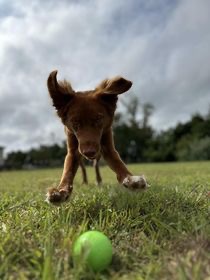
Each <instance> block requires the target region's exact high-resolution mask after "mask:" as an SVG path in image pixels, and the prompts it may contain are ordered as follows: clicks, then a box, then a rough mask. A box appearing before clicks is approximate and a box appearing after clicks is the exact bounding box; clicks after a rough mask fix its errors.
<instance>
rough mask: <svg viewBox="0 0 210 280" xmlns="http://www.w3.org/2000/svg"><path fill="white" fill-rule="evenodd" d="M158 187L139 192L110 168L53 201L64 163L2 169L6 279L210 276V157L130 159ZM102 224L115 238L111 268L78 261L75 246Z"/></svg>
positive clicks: (0, 251)
mask: <svg viewBox="0 0 210 280" xmlns="http://www.w3.org/2000/svg"><path fill="white" fill-rule="evenodd" d="M130 169H131V170H132V171H133V172H134V173H135V174H142V173H144V174H145V175H146V177H147V178H148V181H149V184H150V188H149V189H148V191H146V192H142V193H132V192H129V191H128V190H126V189H124V188H123V187H121V186H119V185H118V184H117V183H116V179H115V175H114V174H113V172H112V171H110V169H108V168H107V167H103V168H102V169H101V171H102V175H103V181H104V183H103V185H102V186H101V187H98V186H95V182H94V181H95V178H94V170H93V168H91V167H90V168H88V175H89V181H90V183H89V185H88V186H86V185H81V173H80V172H79V173H78V174H77V177H76V179H75V188H74V192H73V195H72V198H71V200H70V201H69V202H68V203H66V204H63V205H62V206H61V207H55V206H51V205H48V204H47V203H46V202H44V200H45V192H46V189H47V188H48V187H50V186H56V184H57V183H58V182H59V177H60V175H61V172H62V170H61V169H51V170H33V171H17V172H16V171H15V172H14V171H12V172H0V191H1V196H0V200H1V202H0V279H2V280H3V279H5V280H12V279H15V280H22V279H43V280H48V279H49V280H57V279H66V280H67V279H74V280H77V279H84V280H88V279H89V280H92V279H104V280H105V279H114V280H117V279H122V280H124V279H129V280H135V279H136V280H137V279H138V280H140V279H170V280H173V279H189V280H191V279H192V280H194V279H195V280H199V279H201V280H205V279H206V280H207V279H210V219H209V218H210V216H209V209H210V208H209V206H210V204H209V202H210V195H209V194H208V191H210V162H194V163H175V164H172V163H169V164H167V163H165V164H145V165H130ZM91 229H96V230H99V231H103V232H104V233H105V234H106V235H107V236H109V238H110V239H111V241H112V244H113V248H114V256H113V261H112V263H111V265H110V267H109V268H108V269H107V270H106V271H104V272H103V273H93V272H91V271H87V270H84V268H83V267H74V266H73V261H72V253H71V252H72V244H73V242H74V240H75V239H76V238H77V237H78V236H79V235H80V233H82V232H84V231H86V230H91Z"/></svg>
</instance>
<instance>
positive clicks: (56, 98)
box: [47, 70, 75, 111]
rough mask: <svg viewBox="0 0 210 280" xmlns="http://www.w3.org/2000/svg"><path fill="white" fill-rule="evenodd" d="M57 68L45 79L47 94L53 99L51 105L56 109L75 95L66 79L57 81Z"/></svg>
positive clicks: (60, 107)
mask: <svg viewBox="0 0 210 280" xmlns="http://www.w3.org/2000/svg"><path fill="white" fill-rule="evenodd" d="M57 72H58V71H57V70H55V71H53V72H51V73H50V75H49V77H48V80H47V87H48V90H49V94H50V96H51V98H52V101H53V106H54V107H55V108H56V110H57V111H59V110H61V109H63V107H64V106H65V105H66V104H67V103H68V102H69V101H70V100H71V99H72V98H73V97H74V96H75V93H74V91H73V89H72V87H71V85H70V83H68V82H67V81H65V80H64V81H62V82H58V81H57Z"/></svg>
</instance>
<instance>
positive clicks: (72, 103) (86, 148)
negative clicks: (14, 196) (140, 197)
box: [47, 71, 146, 203]
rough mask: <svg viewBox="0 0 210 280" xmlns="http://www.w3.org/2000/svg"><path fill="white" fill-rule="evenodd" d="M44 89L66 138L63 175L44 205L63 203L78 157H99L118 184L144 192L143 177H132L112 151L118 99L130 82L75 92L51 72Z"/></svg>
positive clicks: (118, 80)
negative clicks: (63, 127)
mask: <svg viewBox="0 0 210 280" xmlns="http://www.w3.org/2000/svg"><path fill="white" fill-rule="evenodd" d="M47 85H48V90H49V94H50V96H51V98H52V101H53V106H54V107H55V108H56V110H57V113H58V116H59V117H60V118H61V121H62V122H63V124H64V126H65V133H66V135H67V155H66V158H65V162H64V169H63V175H62V178H61V181H60V184H59V186H58V188H57V189H55V188H53V189H50V190H49V191H48V194H47V199H48V201H49V202H52V203H60V202H63V201H65V200H67V198H68V197H69V195H70V194H71V192H72V189H73V180H74V176H75V174H76V172H77V169H78V166H79V164H80V163H81V161H80V158H81V156H84V157H85V158H87V159H90V160H96V161H98V160H99V159H100V156H101V155H102V156H103V158H104V159H105V161H106V162H107V163H108V165H109V166H110V168H111V169H112V170H113V171H114V172H115V173H116V175H117V179H118V182H119V183H121V184H123V185H124V186H126V187H128V188H130V189H144V188H145V187H146V181H145V179H144V177H140V176H132V173H131V172H130V171H128V169H127V168H126V166H125V164H124V163H123V161H122V160H121V158H120V156H119V154H118V152H117V151H116V149H115V146H114V142H113V135H112V128H111V125H112V122H113V118H114V112H115V110H116V105H117V100H118V95H119V94H122V93H124V92H126V91H128V90H129V89H130V87H131V86H132V82H131V81H129V80H126V79H124V78H122V77H115V78H113V79H106V80H104V81H102V82H101V83H100V84H99V85H98V86H97V87H96V88H95V89H94V90H90V91H84V92H75V91H74V90H73V88H72V87H71V85H70V83H68V82H67V81H65V80H64V81H63V82H57V71H53V72H52V73H51V74H50V75H49V78H48V81H47ZM125 137H126V135H125Z"/></svg>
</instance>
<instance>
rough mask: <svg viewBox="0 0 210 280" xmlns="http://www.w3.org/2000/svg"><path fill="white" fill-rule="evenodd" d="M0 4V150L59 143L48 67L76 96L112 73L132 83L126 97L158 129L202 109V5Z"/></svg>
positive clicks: (2, 0)
mask: <svg viewBox="0 0 210 280" xmlns="http://www.w3.org/2000/svg"><path fill="white" fill-rule="evenodd" d="M0 6H1V7H2V9H1V13H0V41H1V49H0V72H1V75H0V84H1V90H0V145H4V146H6V147H7V151H9V150H13V149H20V148H21V149H26V148H30V147H31V146H37V145H39V144H44V143H47V142H48V141H52V140H53V141H54V140H56V141H61V140H62V139H64V133H63V127H62V125H61V123H60V121H59V119H58V118H57V117H56V114H55V112H54V110H53V108H52V107H51V101H50V99H49V97H48V94H47V89H46V79H47V76H48V74H49V72H50V71H52V70H53V69H58V70H59V73H58V77H59V78H60V79H63V78H67V79H69V80H70V81H71V82H72V85H73V87H75V88H76V89H88V88H91V87H94V86H95V85H96V84H97V83H98V82H100V80H102V79H104V78H105V77H109V76H112V75H116V74H121V75H124V76H126V77H128V78H130V79H132V80H133V82H134V84H133V91H132V94H136V95H138V96H139V97H140V99H141V101H142V102H151V103H152V104H154V105H155V108H156V110H155V112H154V115H153V117H152V119H151V122H152V124H153V126H155V127H156V128H157V129H165V128H167V127H169V126H171V125H174V124H175V123H176V122H178V121H182V120H183V121H184V120H187V119H188V118H189V117H190V115H191V114H192V113H194V112H197V111H198V112H206V111H207V109H208V106H209V104H210V94H209V88H210V79H209V73H210V64H209V63H208V57H209V54H208V52H209V48H210V33H209V30H208V29H209V25H210V18H209V14H208V11H209V9H210V2H208V1H205V0H201V1H197V0H183V1H178V0H177V1H169V0H167V1H165V0H147V1H146V0H140V1H137V0H131V1H111V0H101V1H96V0H89V1H64V0H63V1H55V0H48V1H41V0H33V1H30V3H29V2H28V1H26V0H20V1H11V0H10V1H6V0H0ZM53 133H54V134H55V135H56V137H54V136H53V137H52V135H53ZM54 138H55V139H54Z"/></svg>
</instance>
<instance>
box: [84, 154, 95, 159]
mask: <svg viewBox="0 0 210 280" xmlns="http://www.w3.org/2000/svg"><path fill="white" fill-rule="evenodd" d="M82 155H83V157H85V158H86V159H88V160H94V159H96V158H97V155H94V156H86V155H84V154H82Z"/></svg>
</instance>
